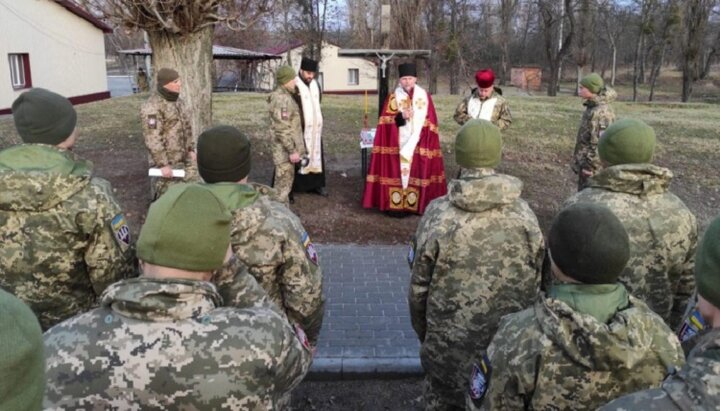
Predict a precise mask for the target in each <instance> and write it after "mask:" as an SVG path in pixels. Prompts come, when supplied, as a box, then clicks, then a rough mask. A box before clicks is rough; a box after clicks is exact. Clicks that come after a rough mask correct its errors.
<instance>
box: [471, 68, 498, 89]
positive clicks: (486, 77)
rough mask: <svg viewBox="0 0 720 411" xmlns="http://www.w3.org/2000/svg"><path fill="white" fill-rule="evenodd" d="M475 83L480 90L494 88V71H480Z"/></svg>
mask: <svg viewBox="0 0 720 411" xmlns="http://www.w3.org/2000/svg"><path fill="white" fill-rule="evenodd" d="M475 82H476V83H477V85H478V87H480V88H488V87H492V86H493V84H495V73H493V71H492V69H487V70H478V71H477V72H476V73H475Z"/></svg>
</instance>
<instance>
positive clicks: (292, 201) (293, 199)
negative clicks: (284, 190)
mask: <svg viewBox="0 0 720 411" xmlns="http://www.w3.org/2000/svg"><path fill="white" fill-rule="evenodd" d="M288 202H289V203H290V204H295V196H293V195H292V193H290V195H289V196H288Z"/></svg>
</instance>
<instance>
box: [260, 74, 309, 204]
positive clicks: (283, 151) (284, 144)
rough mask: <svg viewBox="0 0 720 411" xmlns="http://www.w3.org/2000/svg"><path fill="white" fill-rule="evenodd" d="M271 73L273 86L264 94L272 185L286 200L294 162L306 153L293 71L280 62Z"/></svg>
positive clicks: (290, 184) (291, 182) (293, 170)
mask: <svg viewBox="0 0 720 411" xmlns="http://www.w3.org/2000/svg"><path fill="white" fill-rule="evenodd" d="M275 77H276V80H277V87H275V90H274V91H273V92H272V93H271V94H270V97H268V103H269V107H268V110H269V112H270V124H271V128H272V134H273V139H272V156H273V163H274V164H275V177H274V180H275V181H274V184H273V187H274V188H275V189H276V190H277V192H278V195H279V196H280V197H281V198H283V199H284V200H283V201H285V203H286V204H287V203H288V202H289V201H290V200H289V196H290V190H291V189H292V185H293V180H294V178H295V164H298V163H300V161H301V159H302V157H303V156H306V155H307V150H306V149H305V140H304V139H303V128H302V113H301V112H300V107H299V106H298V103H297V102H296V100H295V98H294V97H293V95H294V94H296V93H297V92H298V91H297V88H296V87H295V81H296V77H295V71H294V70H293V69H292V67H290V66H282V67H280V68H279V69H278V71H277V73H276V76H275Z"/></svg>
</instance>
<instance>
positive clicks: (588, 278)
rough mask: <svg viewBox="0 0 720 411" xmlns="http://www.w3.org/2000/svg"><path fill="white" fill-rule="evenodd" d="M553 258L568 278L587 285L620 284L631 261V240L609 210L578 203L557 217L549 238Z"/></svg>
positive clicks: (596, 205) (592, 204)
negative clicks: (617, 282)
mask: <svg viewBox="0 0 720 411" xmlns="http://www.w3.org/2000/svg"><path fill="white" fill-rule="evenodd" d="M548 246H549V249H550V256H551V257H552V261H553V262H554V263H555V265H556V266H557V267H558V268H559V269H560V271H562V272H563V274H565V275H567V276H568V277H572V278H574V279H576V280H578V281H580V282H582V283H585V284H611V283H614V282H616V281H617V279H618V277H619V276H620V274H621V273H622V271H623V269H624V268H625V265H626V264H627V262H628V259H629V258H630V240H629V238H628V235H627V232H626V231H625V228H624V227H623V225H622V223H621V222H620V220H619V219H618V218H617V217H616V216H615V214H613V213H612V211H610V209H609V208H607V207H605V206H603V205H600V204H594V203H577V204H573V205H571V206H568V207H566V208H565V209H563V210H562V211H560V213H559V214H558V215H557V217H555V220H554V221H553V224H552V227H551V228H550V233H549V235H548Z"/></svg>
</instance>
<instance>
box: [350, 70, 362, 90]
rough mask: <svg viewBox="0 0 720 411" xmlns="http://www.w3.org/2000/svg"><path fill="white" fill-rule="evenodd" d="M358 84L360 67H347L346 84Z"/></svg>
mask: <svg viewBox="0 0 720 411" xmlns="http://www.w3.org/2000/svg"><path fill="white" fill-rule="evenodd" d="M358 84H360V69H348V85H349V86H357V85H358Z"/></svg>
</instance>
